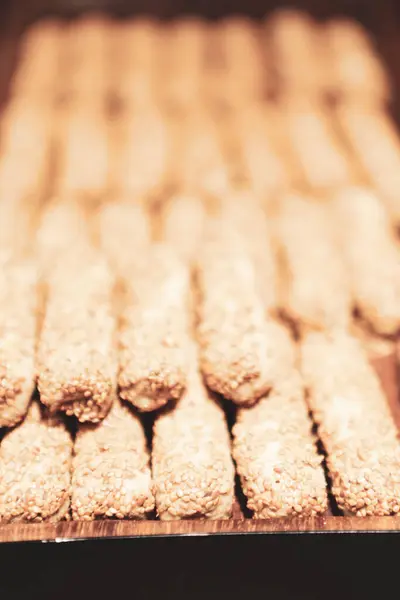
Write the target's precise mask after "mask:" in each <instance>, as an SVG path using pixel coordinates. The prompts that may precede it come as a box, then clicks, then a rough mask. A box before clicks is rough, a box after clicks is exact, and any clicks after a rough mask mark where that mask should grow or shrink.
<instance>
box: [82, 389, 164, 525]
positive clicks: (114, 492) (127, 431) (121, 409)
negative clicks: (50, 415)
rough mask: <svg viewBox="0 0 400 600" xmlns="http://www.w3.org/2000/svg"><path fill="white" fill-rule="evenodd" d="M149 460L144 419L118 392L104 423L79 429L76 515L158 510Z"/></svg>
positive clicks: (135, 515) (137, 514) (138, 514)
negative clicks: (135, 412)
mask: <svg viewBox="0 0 400 600" xmlns="http://www.w3.org/2000/svg"><path fill="white" fill-rule="evenodd" d="M149 463H150V455H149V452H148V450H147V447H146V438H145V434H144V430H143V426H142V424H141V422H140V419H139V418H138V416H137V415H135V414H134V413H133V412H132V411H131V410H129V409H128V407H126V406H125V405H122V404H121V403H120V401H119V400H118V399H117V398H115V399H114V402H113V406H112V408H111V410H110V412H109V413H108V415H107V416H106V417H105V419H104V420H103V421H102V422H101V423H100V424H99V425H96V426H93V425H88V424H87V425H81V426H80V427H79V429H78V433H77V437H76V440H75V449H74V458H73V470H72V485H71V487H72V494H71V509H72V518H73V519H74V520H79V521H80V520H83V521H91V520H94V519H99V518H100V519H101V518H103V519H104V518H116V519H143V518H146V516H147V515H148V514H149V513H150V512H152V511H153V510H154V496H153V491H152V482H151V473H150V464H149Z"/></svg>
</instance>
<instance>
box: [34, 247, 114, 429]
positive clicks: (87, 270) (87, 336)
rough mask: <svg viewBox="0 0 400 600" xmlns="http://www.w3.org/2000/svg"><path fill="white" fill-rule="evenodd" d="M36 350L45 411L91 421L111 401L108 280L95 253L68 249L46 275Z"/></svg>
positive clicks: (111, 332) (110, 282)
mask: <svg viewBox="0 0 400 600" xmlns="http://www.w3.org/2000/svg"><path fill="white" fill-rule="evenodd" d="M46 284H47V303H46V311H45V315H44V320H43V326H42V331H41V336H40V340H39V350H38V368H39V379H38V388H39V392H40V398H41V401H42V402H43V404H45V405H46V406H47V407H48V408H49V409H50V411H51V412H55V411H57V410H62V411H64V412H66V413H67V415H74V416H76V417H77V418H78V419H79V421H81V422H86V421H91V422H92V423H97V422H98V421H100V420H101V419H103V418H104V417H105V415H106V414H107V412H108V411H109V409H110V406H111V403H112V393H111V392H112V381H113V378H114V377H115V372H116V357H115V352H114V343H115V340H114V335H115V334H114V319H113V316H112V290H113V284H114V279H113V277H112V275H111V273H110V272H109V270H108V268H107V266H106V264H105V262H104V261H103V260H102V258H101V257H99V256H98V255H97V254H96V253H95V252H91V251H90V250H86V252H85V251H83V250H82V248H81V249H79V248H77V250H76V252H74V251H73V250H72V249H71V251H70V252H69V253H68V252H67V256H66V255H65V254H64V255H63V256H61V255H60V256H59V258H58V261H57V265H56V267H55V268H53V269H51V270H50V272H49V274H48V277H47V281H46Z"/></svg>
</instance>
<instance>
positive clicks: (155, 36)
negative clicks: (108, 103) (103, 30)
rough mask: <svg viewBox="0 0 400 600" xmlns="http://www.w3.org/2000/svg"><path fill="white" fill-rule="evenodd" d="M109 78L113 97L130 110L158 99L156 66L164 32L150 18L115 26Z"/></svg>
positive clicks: (130, 20) (129, 20)
mask: <svg viewBox="0 0 400 600" xmlns="http://www.w3.org/2000/svg"><path fill="white" fill-rule="evenodd" d="M111 32H112V37H111V42H110V46H111V48H110V58H111V61H112V62H111V64H109V77H110V88H111V92H112V94H113V96H114V97H115V98H116V99H117V100H118V101H119V102H121V104H122V106H123V107H125V108H127V109H128V110H130V109H132V108H134V107H137V108H143V107H145V106H146V105H148V104H152V103H153V102H154V94H155V89H154V88H155V66H156V60H157V56H158V48H159V36H160V31H159V27H158V24H157V22H156V21H153V20H151V19H148V18H144V17H143V18H134V19H127V20H124V21H122V22H121V23H117V24H115V25H113V28H112V30H111Z"/></svg>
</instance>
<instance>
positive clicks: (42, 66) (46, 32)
mask: <svg viewBox="0 0 400 600" xmlns="http://www.w3.org/2000/svg"><path fill="white" fill-rule="evenodd" d="M61 40H62V29H61V23H60V22H59V21H57V20H55V19H42V20H40V21H38V22H37V23H36V24H34V25H32V26H31V27H29V29H28V30H27V32H26V33H25V34H24V35H23V37H22V41H21V46H20V49H19V63H18V64H17V68H16V70H15V73H14V74H13V77H12V80H11V96H12V97H18V98H23V99H24V100H26V101H33V102H36V101H38V102H41V103H42V102H48V101H49V99H50V101H52V100H54V97H55V91H56V87H55V81H56V79H57V75H58V69H59V66H60V64H59V61H60V49H61Z"/></svg>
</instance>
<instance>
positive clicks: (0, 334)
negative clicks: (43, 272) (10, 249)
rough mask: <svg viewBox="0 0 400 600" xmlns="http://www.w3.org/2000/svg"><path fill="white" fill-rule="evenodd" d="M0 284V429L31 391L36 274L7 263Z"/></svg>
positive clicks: (21, 410) (16, 416)
mask: <svg viewBox="0 0 400 600" xmlns="http://www.w3.org/2000/svg"><path fill="white" fill-rule="evenodd" d="M0 280H1V281H0V427H13V426H14V425H16V424H17V423H19V421H21V419H23V418H24V416H25V414H26V412H27V410H28V406H29V402H30V400H31V397H32V394H33V391H34V389H35V376H36V373H35V350H36V329H37V316H36V312H37V309H38V285H37V273H36V269H35V268H34V266H33V265H32V264H28V263H21V262H19V263H16V262H15V261H13V260H11V261H7V262H6V263H5V264H1V269H0Z"/></svg>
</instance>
